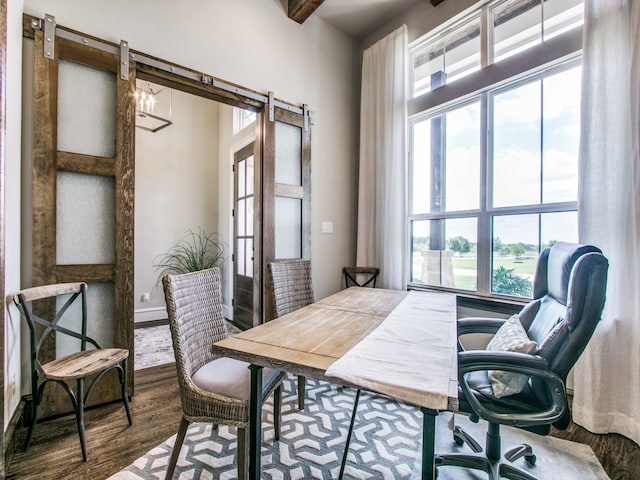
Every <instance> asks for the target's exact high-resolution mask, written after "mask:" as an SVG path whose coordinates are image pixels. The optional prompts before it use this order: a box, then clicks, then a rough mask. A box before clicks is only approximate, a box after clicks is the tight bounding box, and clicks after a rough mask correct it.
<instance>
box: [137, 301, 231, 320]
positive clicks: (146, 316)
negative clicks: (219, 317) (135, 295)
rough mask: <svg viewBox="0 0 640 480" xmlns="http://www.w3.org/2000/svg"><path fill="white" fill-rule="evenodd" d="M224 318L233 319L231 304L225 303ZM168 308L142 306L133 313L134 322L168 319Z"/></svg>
mask: <svg viewBox="0 0 640 480" xmlns="http://www.w3.org/2000/svg"><path fill="white" fill-rule="evenodd" d="M222 308H223V312H224V318H228V319H229V320H233V308H231V307H230V306H229V305H223V306H222ZM166 318H167V309H166V308H165V307H154V308H140V309H138V310H136V311H135V312H134V313H133V322H134V323H146V322H156V321H158V320H166Z"/></svg>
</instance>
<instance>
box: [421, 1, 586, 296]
mask: <svg viewBox="0 0 640 480" xmlns="http://www.w3.org/2000/svg"><path fill="white" fill-rule="evenodd" d="M581 15H582V5H581V2H577V1H562V2H560V1H558V0H546V1H543V0H509V1H499V2H493V3H490V4H489V5H487V6H485V7H484V8H483V10H481V11H478V12H475V13H473V14H472V15H470V16H469V17H468V18H466V19H463V20H461V21H459V22H458V23H456V24H454V25H453V26H450V27H448V28H446V29H445V30H443V32H444V33H436V34H435V35H433V36H432V37H430V38H427V39H425V40H423V41H421V42H419V43H418V44H417V45H416V46H413V47H412V54H413V65H414V77H413V78H414V93H415V94H416V97H415V98H414V99H413V100H411V102H410V108H409V109H410V111H412V113H413V115H412V117H411V119H410V134H411V142H410V147H411V157H410V158H411V177H410V178H411V182H410V188H411V193H410V200H411V201H410V215H409V219H408V220H409V230H410V238H411V242H410V245H409V247H408V248H409V249H410V256H409V257H410V259H411V265H410V269H409V271H410V278H409V282H410V284H413V285H414V286H415V285H418V284H423V285H428V286H438V287H445V288H450V289H456V290H463V291H470V292H476V293H479V294H483V295H489V294H490V295H514V296H522V297H529V296H531V294H532V279H533V275H534V272H535V264H536V260H537V257H538V254H539V252H540V251H541V250H542V249H543V248H545V247H547V246H549V245H551V244H553V243H554V242H555V241H571V242H575V241H577V192H578V183H577V176H578V143H579V136H578V135H579V127H580V123H579V122H580V116H579V109H580V82H581V66H580V52H579V46H578V47H576V42H575V38H576V37H577V35H576V31H577V32H578V34H580V32H581V29H580V28H579V27H580V25H581V22H582V16H581ZM490 38H493V40H494V42H493V43H491V42H489V41H488V39H490ZM554 38H555V40H553V43H551V39H554ZM547 42H549V43H547ZM480 45H487V46H488V48H487V50H486V52H483V51H482V50H481V47H480ZM578 45H579V42H578ZM550 49H552V52H553V53H551V55H549V53H548V51H549V50H550ZM541 53H542V54H541ZM541 57H544V58H545V61H544V62H540V64H537V63H536V62H537V60H536V59H537V58H541ZM549 57H551V61H549ZM447 59H448V60H449V61H447ZM492 59H495V60H492ZM495 62H501V63H502V64H504V65H505V67H504V68H502V69H495V68H493V69H492V68H489V67H491V66H492V65H493V64H494V63H495ZM503 72H508V73H507V74H505V73H503ZM464 77H467V78H466V80H465V82H459V83H458V86H456V87H455V88H453V89H452V88H451V87H450V85H452V83H455V82H456V80H459V79H461V78H464ZM461 84H462V85H461ZM441 87H442V88H441ZM442 92H445V94H443V93H442ZM450 92H453V93H450ZM434 98H435V100H434ZM424 105H427V106H428V108H425V109H423V110H421V109H420V106H424Z"/></svg>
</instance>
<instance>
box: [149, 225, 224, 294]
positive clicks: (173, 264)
mask: <svg viewBox="0 0 640 480" xmlns="http://www.w3.org/2000/svg"><path fill="white" fill-rule="evenodd" d="M225 245H226V244H225V243H224V241H222V240H221V239H220V235H218V234H217V233H207V232H205V231H204V230H202V228H198V231H197V232H194V231H193V230H189V231H187V233H186V234H185V236H184V237H183V238H182V239H180V241H179V242H178V243H176V244H175V245H173V246H172V247H171V248H170V249H169V250H168V251H167V252H166V253H162V254H160V255H158V256H157V257H156V259H155V260H154V264H153V266H154V267H155V268H156V270H158V281H161V280H162V277H163V276H164V275H165V274H172V275H175V274H182V273H188V272H197V271H198V270H205V269H207V268H212V267H219V266H221V265H222V264H223V263H224V262H225V260H226V259H227V257H225Z"/></svg>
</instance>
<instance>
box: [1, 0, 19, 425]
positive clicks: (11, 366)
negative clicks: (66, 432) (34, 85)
mask: <svg viewBox="0 0 640 480" xmlns="http://www.w3.org/2000/svg"><path fill="white" fill-rule="evenodd" d="M21 71H22V0H11V1H8V2H7V83H6V112H4V113H5V114H6V117H5V125H6V137H5V138H4V140H5V162H6V163H5V183H4V186H5V190H4V192H2V194H3V195H4V202H5V232H6V235H5V258H4V262H5V264H4V267H5V288H6V293H7V294H10V293H13V292H15V291H17V290H19V289H20V287H21V281H20V250H21V249H20V242H21V236H20V208H19V205H20V150H21V145H20V138H21V134H20V128H21V111H22V105H21V99H22V84H21V83H22V74H21ZM20 321H21V319H20V316H19V315H18V312H17V311H16V309H15V308H13V307H11V308H8V309H7V310H5V326H4V328H5V337H4V363H5V371H4V426H5V429H6V426H7V423H8V421H9V419H10V418H11V415H12V414H13V412H14V411H15V409H16V407H17V405H18V403H19V401H20V394H21V392H20V388H19V385H20V384H21V375H20V371H21V369H20Z"/></svg>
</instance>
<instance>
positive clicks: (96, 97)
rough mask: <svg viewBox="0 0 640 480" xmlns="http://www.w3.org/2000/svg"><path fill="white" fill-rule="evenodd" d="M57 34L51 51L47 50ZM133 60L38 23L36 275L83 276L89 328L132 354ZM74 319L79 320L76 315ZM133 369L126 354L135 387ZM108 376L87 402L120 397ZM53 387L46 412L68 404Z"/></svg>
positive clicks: (46, 278) (59, 347)
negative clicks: (50, 405)
mask: <svg viewBox="0 0 640 480" xmlns="http://www.w3.org/2000/svg"><path fill="white" fill-rule="evenodd" d="M46 21H47V20H45V22H46ZM51 42H55V43H54V44H53V50H51V49H50V48H49V50H48V51H49V53H48V54H47V50H46V49H47V44H50V43H51ZM87 43H89V42H87ZM123 63H125V65H124V66H123ZM131 63H132V62H122V61H121V59H120V55H118V54H115V53H110V52H106V51H104V50H103V49H98V48H93V47H91V46H88V45H85V44H83V43H82V42H76V41H72V40H68V39H65V38H59V37H57V36H53V35H46V38H45V35H44V34H43V32H42V31H40V30H36V31H35V66H34V68H35V71H34V74H35V87H34V90H35V91H34V125H33V129H34V151H33V154H34V157H33V282H32V283H33V285H34V286H37V285H44V284H49V283H59V282H76V281H85V282H87V283H88V284H89V289H88V309H89V327H88V333H89V335H90V336H92V337H93V338H95V339H96V340H97V341H98V343H99V344H100V346H101V347H103V348H104V347H121V348H128V349H129V350H130V352H131V356H133V305H134V302H133V232H134V218H133V212H134V210H133V208H134V205H133V200H134V170H133V165H134V163H133V160H134V122H135V117H134V100H133V99H134V92H135V70H134V68H133V65H131ZM121 68H126V69H127V72H122V71H121ZM123 73H124V75H123ZM126 73H128V75H126ZM123 78H126V79H123ZM45 308H46V307H45ZM76 320H77V321H78V324H79V321H80V316H79V314H78V315H76ZM76 343H77V342H75V340H73V339H69V337H67V336H65V335H60V334H58V336H57V337H56V338H55V340H54V341H52V342H50V344H49V345H48V346H47V355H48V357H49V358H53V357H54V355H55V354H56V353H57V355H58V356H59V355H62V354H66V353H70V352H71V351H72V350H74V349H77V347H78V345H77V344H76ZM132 368H133V361H130V363H129V385H128V388H129V394H130V395H131V394H133V371H132ZM108 377H109V378H104V379H102V380H101V381H100V383H99V386H98V387H97V389H96V390H94V392H93V393H92V395H91V398H90V403H92V404H95V403H99V402H100V403H101V402H107V401H110V400H114V399H116V398H119V393H118V386H117V380H116V375H111V374H110V375H108ZM47 391H48V395H50V396H55V398H52V399H53V400H54V402H53V403H54V405H55V407H54V408H52V409H51V410H50V411H43V413H44V414H45V415H49V414H55V413H61V412H63V411H69V410H70V405H69V401H68V398H66V395H65V394H64V393H63V391H62V389H60V388H47ZM50 400H51V399H50ZM46 403H48V402H46ZM46 403H45V404H46Z"/></svg>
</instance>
